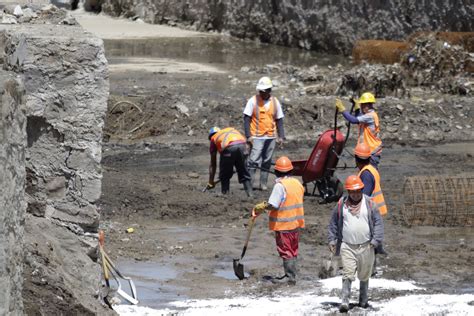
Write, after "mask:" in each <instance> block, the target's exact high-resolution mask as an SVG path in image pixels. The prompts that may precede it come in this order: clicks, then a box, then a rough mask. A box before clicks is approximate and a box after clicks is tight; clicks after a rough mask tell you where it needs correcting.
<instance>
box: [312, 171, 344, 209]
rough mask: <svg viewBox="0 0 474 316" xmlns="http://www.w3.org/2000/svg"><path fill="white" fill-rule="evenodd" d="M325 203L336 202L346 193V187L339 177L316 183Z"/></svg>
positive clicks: (324, 179)
mask: <svg viewBox="0 0 474 316" xmlns="http://www.w3.org/2000/svg"><path fill="white" fill-rule="evenodd" d="M316 185H317V187H318V190H319V194H320V196H321V198H322V199H323V203H331V202H336V201H337V200H339V198H340V197H341V196H342V193H343V192H344V185H343V184H342V182H341V181H339V179H338V178H337V177H334V176H330V177H326V178H323V179H321V180H318V181H317V183H316Z"/></svg>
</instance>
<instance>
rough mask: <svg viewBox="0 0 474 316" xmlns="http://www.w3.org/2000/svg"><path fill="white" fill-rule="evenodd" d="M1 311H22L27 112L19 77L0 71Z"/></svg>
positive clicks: (16, 313) (17, 312) (8, 312)
mask: <svg viewBox="0 0 474 316" xmlns="http://www.w3.org/2000/svg"><path fill="white" fill-rule="evenodd" d="M0 92H1V99H0V112H1V116H0V161H1V163H0V187H1V188H2V189H1V190H0V205H1V207H0V284H1V287H2V290H1V291H0V315H22V312H23V303H22V299H21V297H22V296H21V292H22V285H23V280H22V273H23V264H22V260H23V238H24V237H23V235H24V228H23V223H24V220H25V213H26V203H25V147H26V116H25V107H24V102H23V95H24V89H23V87H22V84H21V81H20V80H18V79H17V78H15V76H13V75H12V74H9V73H6V72H5V71H0Z"/></svg>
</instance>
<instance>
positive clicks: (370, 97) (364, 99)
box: [358, 92, 375, 103]
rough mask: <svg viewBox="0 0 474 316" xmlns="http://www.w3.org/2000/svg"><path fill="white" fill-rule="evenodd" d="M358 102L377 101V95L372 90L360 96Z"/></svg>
mask: <svg viewBox="0 0 474 316" xmlns="http://www.w3.org/2000/svg"><path fill="white" fill-rule="evenodd" d="M358 103H375V97H374V95H373V94H372V93H370V92H365V93H363V94H362V95H361V96H360V99H359V102H358Z"/></svg>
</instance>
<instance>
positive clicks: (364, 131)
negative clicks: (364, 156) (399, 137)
mask: <svg viewBox="0 0 474 316" xmlns="http://www.w3.org/2000/svg"><path fill="white" fill-rule="evenodd" d="M367 114H370V115H372V117H373V118H374V125H375V131H372V130H371V129H370V127H369V125H368V124H364V123H359V138H358V139H357V145H358V144H361V143H363V144H367V146H369V148H370V152H371V153H372V155H376V154H380V152H381V151H382V140H381V139H380V138H379V132H380V125H379V116H378V115H377V113H375V111H372V112H369V113H367Z"/></svg>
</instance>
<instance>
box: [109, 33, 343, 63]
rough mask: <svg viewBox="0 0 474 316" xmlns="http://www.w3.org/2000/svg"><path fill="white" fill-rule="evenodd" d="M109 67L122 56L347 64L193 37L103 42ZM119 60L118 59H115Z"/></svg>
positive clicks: (329, 57)
mask: <svg viewBox="0 0 474 316" xmlns="http://www.w3.org/2000/svg"><path fill="white" fill-rule="evenodd" d="M104 45H105V52H106V56H107V59H108V61H109V63H110V64H114V63H120V62H123V57H132V56H133V57H155V58H160V59H164V58H168V59H173V60H185V61H187V62H197V63H206V64H213V65H215V66H222V67H224V68H231V69H240V67H242V66H246V65H248V66H252V65H266V64H276V63H283V64H292V65H295V66H300V67H302V66H311V65H315V64H317V65H321V66H327V65H335V64H338V63H340V64H343V65H344V64H347V63H348V60H347V58H343V57H342V56H338V55H327V54H321V53H316V52H313V51H306V50H302V49H298V48H288V47H283V46H276V45H270V44H262V43H258V42H253V41H242V40H238V39H234V38H231V37H226V36H211V37H196V38H192V37H191V38H157V39H136V40H129V39H128V40H104ZM118 57H121V58H118Z"/></svg>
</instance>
